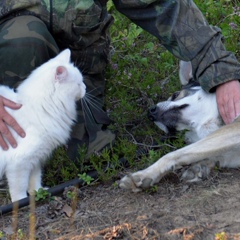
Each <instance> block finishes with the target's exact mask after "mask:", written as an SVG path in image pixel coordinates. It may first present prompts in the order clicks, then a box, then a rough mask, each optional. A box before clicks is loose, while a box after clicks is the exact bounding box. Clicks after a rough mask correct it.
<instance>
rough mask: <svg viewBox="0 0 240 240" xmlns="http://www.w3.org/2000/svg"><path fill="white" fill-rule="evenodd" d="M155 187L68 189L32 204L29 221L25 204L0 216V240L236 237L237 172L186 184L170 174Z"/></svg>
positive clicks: (239, 221) (239, 227)
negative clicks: (32, 213) (139, 189)
mask: <svg viewBox="0 0 240 240" xmlns="http://www.w3.org/2000/svg"><path fill="white" fill-rule="evenodd" d="M121 174H124V173H121ZM119 177H120V176H119ZM157 186H158V188H154V189H153V190H154V191H152V192H150V191H144V192H140V193H131V192H128V191H125V190H122V189H119V188H118V187H117V186H116V184H113V182H109V183H96V184H94V185H93V186H85V187H82V188H80V189H77V190H76V188H74V187H69V188H68V189H66V190H65V191H64V193H63V194H62V195H61V196H57V197H55V199H54V200H51V201H49V200H48V201H46V200H45V201H44V202H38V203H37V206H36V208H35V210H34V213H35V218H32V220H29V219H30V217H29V216H31V215H30V207H29V206H28V207H24V208H22V209H20V210H19V211H18V213H17V214H16V215H15V217H14V215H13V214H12V213H8V214H5V215H3V216H1V217H0V230H1V231H2V232H3V233H4V236H5V238H2V239H31V234H32V236H34V237H36V238H37V239H41V240H44V239H58V240H65V239H71V240H80V239H108V240H110V239H163V240H165V239H171V240H172V239H174V240H175V239H176V240H178V239H184V240H185V239H186V240H190V239H204V240H205V239H206V240H211V239H219V240H220V239H221V240H222V239H224V240H226V239H234V240H236V239H240V170H223V171H215V172H213V173H212V174H211V177H210V178H209V179H208V180H205V181H202V182H199V183H197V184H190V185H186V184H185V183H183V182H180V181H179V178H178V176H177V175H176V174H170V175H169V176H167V177H165V178H164V179H162V180H161V181H160V183H159V184H158V185H157ZM69 192H70V195H71V193H72V196H73V195H74V193H77V194H75V196H77V198H74V197H73V198H69ZM67 196H68V197H67ZM74 199H77V201H75V200H74ZM14 222H15V224H14ZM16 222H17V224H16ZM14 229H17V230H18V234H15V238H14V237H13V236H14V235H13V233H14ZM30 229H31V230H30ZM29 232H30V233H31V234H30V235H29ZM34 237H33V238H32V239H34Z"/></svg>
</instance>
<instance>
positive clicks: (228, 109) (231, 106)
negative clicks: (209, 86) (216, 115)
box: [216, 80, 240, 124]
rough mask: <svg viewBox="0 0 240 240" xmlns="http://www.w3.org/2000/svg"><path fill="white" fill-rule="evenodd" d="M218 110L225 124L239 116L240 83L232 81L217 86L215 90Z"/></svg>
mask: <svg viewBox="0 0 240 240" xmlns="http://www.w3.org/2000/svg"><path fill="white" fill-rule="evenodd" d="M216 97H217V104H218V110H219V112H220V115H221V116H222V119H223V121H224V122H225V123H226V124H229V123H231V122H232V121H233V120H234V119H235V118H236V117H237V116H238V115H239V114H240V83H239V81H238V80H232V81H229V82H226V83H223V84H221V85H219V86H218V87H217V89H216Z"/></svg>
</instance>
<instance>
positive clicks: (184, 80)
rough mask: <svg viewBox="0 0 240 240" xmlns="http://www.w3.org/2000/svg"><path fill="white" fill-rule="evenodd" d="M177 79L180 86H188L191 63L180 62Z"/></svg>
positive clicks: (190, 75) (190, 76)
mask: <svg viewBox="0 0 240 240" xmlns="http://www.w3.org/2000/svg"><path fill="white" fill-rule="evenodd" d="M179 78H180V81H181V84H182V85H186V84H188V82H189V80H190V79H191V78H192V64H191V62H185V61H180V64H179Z"/></svg>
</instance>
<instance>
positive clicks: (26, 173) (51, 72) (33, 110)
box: [0, 49, 86, 202]
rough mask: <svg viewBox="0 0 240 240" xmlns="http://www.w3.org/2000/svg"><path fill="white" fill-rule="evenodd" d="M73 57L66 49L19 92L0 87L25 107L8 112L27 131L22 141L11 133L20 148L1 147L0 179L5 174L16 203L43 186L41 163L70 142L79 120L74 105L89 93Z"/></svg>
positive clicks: (45, 65) (35, 71)
mask: <svg viewBox="0 0 240 240" xmlns="http://www.w3.org/2000/svg"><path fill="white" fill-rule="evenodd" d="M70 55H71V52H70V50H69V49H66V50H64V51H63V52H61V53H60V54H59V55H57V56H56V57H55V58H53V59H51V60H49V61H48V62H46V63H45V64H43V65H42V66H40V67H39V68H37V69H36V70H34V71H33V72H32V73H31V75H30V76H29V77H28V78H27V79H26V80H25V81H23V83H22V84H21V85H20V86H19V87H18V88H17V92H14V91H13V90H12V89H10V88H8V87H5V86H1V87H0V95H1V96H3V97H5V98H7V99H11V100H12V101H14V102H17V103H21V104H22V107H21V108H20V109H19V110H11V109H9V108H6V110H7V111H8V112H9V113H10V114H11V115H12V116H13V117H14V118H15V119H16V120H17V122H18V123H19V124H20V126H21V127H22V128H23V129H24V130H25V132H26V137H25V138H21V137H20V136H18V135H17V134H16V133H15V132H14V131H12V134H13V136H14V137H15V139H16V140H17V142H18V146H17V148H11V147H10V148H9V150H7V151H4V150H2V149H1V147H0V178H1V177H2V176H3V175H4V174H6V177H7V180H8V185H9V191H10V195H11V200H12V201H13V202H14V201H17V200H20V199H22V198H25V197H27V191H28V192H29V193H32V192H34V190H38V189H39V188H41V187H42V186H41V175H42V174H41V166H42V164H43V163H44V162H45V161H46V159H47V158H48V157H49V155H50V154H51V153H52V151H53V150H54V149H55V148H56V147H57V146H59V145H61V144H65V143H66V141H67V140H68V139H69V135H70V132H71V126H72V124H73V122H74V120H75V119H76V107H75V103H76V101H77V100H79V99H80V98H83V97H84V95H85V92H86V87H85V84H84V83H83V77H82V74H81V73H80V72H79V70H78V69H77V68H76V67H74V66H73V64H72V63H70Z"/></svg>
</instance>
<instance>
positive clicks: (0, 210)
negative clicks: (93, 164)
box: [0, 158, 128, 215]
mask: <svg viewBox="0 0 240 240" xmlns="http://www.w3.org/2000/svg"><path fill="white" fill-rule="evenodd" d="M119 163H120V164H121V166H127V165H128V162H127V160H126V159H125V158H121V159H119ZM107 168H111V166H109V167H107ZM107 168H106V169H107ZM87 175H88V176H90V177H92V178H93V179H94V180H96V179H97V178H98V172H97V171H90V172H88V173H87ZM84 183H85V182H84V180H82V179H80V178H75V179H72V180H69V181H67V182H64V183H61V184H59V185H57V186H54V187H51V188H49V189H48V190H47V191H48V192H49V193H50V194H51V196H54V195H58V194H60V193H62V192H63V191H64V189H65V188H66V187H69V186H78V187H81V186H82V185H83V184H84ZM29 203H30V197H26V198H23V199H21V200H19V201H18V203H17V204H18V208H22V207H25V206H28V205H29ZM14 204H15V203H10V204H7V205H4V206H1V207H0V215H3V214H6V213H9V212H12V211H13V209H14Z"/></svg>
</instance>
